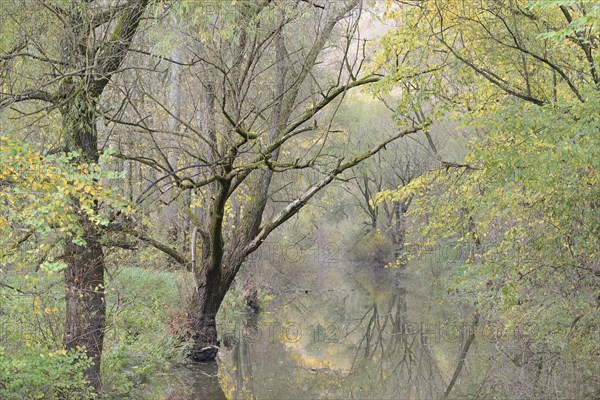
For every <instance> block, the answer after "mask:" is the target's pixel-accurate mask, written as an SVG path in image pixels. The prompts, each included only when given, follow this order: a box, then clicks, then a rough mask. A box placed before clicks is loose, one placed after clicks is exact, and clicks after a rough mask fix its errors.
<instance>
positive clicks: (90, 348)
mask: <svg viewBox="0 0 600 400" xmlns="http://www.w3.org/2000/svg"><path fill="white" fill-rule="evenodd" d="M83 218H85V217H83ZM84 225H86V226H85V227H84V229H85V234H84V239H85V241H86V242H87V244H86V245H85V246H79V245H77V244H75V243H73V241H72V240H69V241H67V243H66V245H65V262H66V263H67V268H66V269H65V286H66V324H65V336H64V345H65V347H66V348H67V349H69V350H70V349H77V348H81V349H84V351H85V353H86V355H87V356H88V357H89V358H90V359H91V360H92V365H91V366H90V367H89V368H88V369H87V370H86V371H85V377H86V378H87V380H88V381H89V382H90V384H91V385H92V386H93V387H94V388H95V389H96V390H99V389H100V387H101V385H102V379H101V375H100V358H101V355H102V343H103V340H104V326H105V321H106V303H105V301H104V252H103V251H102V245H101V244H100V243H99V242H98V235H97V232H96V230H95V229H94V226H93V225H92V224H91V223H90V222H89V221H87V222H86V223H84Z"/></svg>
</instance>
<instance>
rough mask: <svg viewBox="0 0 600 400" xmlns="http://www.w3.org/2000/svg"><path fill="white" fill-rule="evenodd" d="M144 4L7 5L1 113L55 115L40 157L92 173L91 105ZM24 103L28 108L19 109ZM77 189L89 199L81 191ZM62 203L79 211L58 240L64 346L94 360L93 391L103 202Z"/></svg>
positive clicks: (100, 326)
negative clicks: (57, 157) (63, 159)
mask: <svg viewBox="0 0 600 400" xmlns="http://www.w3.org/2000/svg"><path fill="white" fill-rule="evenodd" d="M147 5H148V1H147V0H131V1H128V2H110V3H99V2H79V1H71V2H54V1H47V2H41V3H34V2H33V3H19V4H9V3H7V8H8V9H7V10H5V11H3V12H4V13H5V14H4V17H5V18H6V19H7V20H9V21H10V22H11V25H13V26H10V27H9V28H11V29H13V30H12V37H11V36H8V37H10V38H11V39H12V40H9V41H8V42H9V43H5V45H4V51H3V53H4V54H3V55H2V57H1V60H2V67H3V76H2V81H3V84H4V88H3V90H2V95H1V97H0V108H2V109H7V108H8V109H10V110H12V111H13V112H20V113H30V114H38V115H39V114H40V113H42V112H46V113H49V114H51V115H55V113H57V112H58V114H59V115H60V118H61V122H60V125H61V132H60V137H59V138H56V136H54V135H55V132H49V134H50V135H53V136H52V137H51V138H49V137H46V138H44V140H45V141H46V143H49V142H50V143H60V144H59V145H58V146H55V147H53V148H46V149H45V151H46V152H47V153H51V154H58V153H64V154H71V155H73V154H76V156H75V157H72V158H71V159H70V162H71V163H72V164H73V165H75V166H77V165H79V166H84V165H88V166H89V169H92V168H95V167H93V166H94V165H97V164H98V162H99V157H100V153H101V152H100V150H99V145H98V132H97V119H98V103H99V100H100V98H101V96H102V95H103V93H104V91H105V89H106V87H107V85H108V84H109V82H110V81H111V78H112V76H113V75H114V74H117V73H119V72H120V71H121V68H122V66H123V60H124V59H125V57H126V55H127V53H128V49H129V47H130V45H131V43H132V41H133V39H134V36H135V34H136V31H137V30H138V27H139V25H140V23H141V20H142V16H143V14H144V11H145V9H146V7H147ZM32 10H34V12H35V16H36V17H35V18H32V16H31V14H30V12H31V11H32ZM17 27H18V28H17ZM56 38H60V39H59V40H56ZM21 76H24V77H25V78H21ZM24 102H30V103H32V104H31V105H25V106H23V107H21V103H24ZM39 121H40V120H39V119H38V120H37V121H35V122H34V124H35V123H36V122H37V123H38V124H39ZM82 168H84V167H82ZM83 171H84V172H86V171H88V168H85V169H83ZM88 172H91V171H88ZM93 182H96V180H94V179H93ZM78 190H82V191H84V192H85V193H90V191H88V190H87V187H86V186H83V187H78ZM90 194H91V193H90ZM69 201H70V203H72V206H73V207H75V208H76V209H79V211H78V214H77V218H76V222H75V223H76V224H77V229H78V232H79V234H78V235H66V237H64V249H63V250H64V254H62V255H61V256H60V258H61V259H62V260H64V262H65V263H66V268H65V270H64V274H65V287H66V305H67V311H66V325H65V336H64V342H65V347H66V348H67V349H74V348H83V349H85V352H86V354H87V355H88V356H89V357H90V358H91V359H92V361H93V362H92V365H91V367H90V368H88V369H87V371H86V376H87V378H88V379H89V381H90V383H91V384H92V386H93V387H94V388H95V389H97V390H99V389H100V386H101V377H100V358H101V354H102V342H103V337H104V326H105V318H106V309H105V302H104V287H103V285H104V250H103V245H102V235H103V233H102V232H103V229H102V228H101V226H100V224H99V223H98V221H97V220H94V218H93V216H95V215H98V214H100V209H101V207H102V206H103V202H102V200H101V197H100V196H98V197H95V198H92V200H91V201H92V203H93V204H92V205H91V206H90V205H89V204H88V205H84V204H82V201H81V199H80V198H79V197H78V196H77V195H71V197H70V200H69ZM86 211H88V212H86Z"/></svg>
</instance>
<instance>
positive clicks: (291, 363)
mask: <svg viewBox="0 0 600 400" xmlns="http://www.w3.org/2000/svg"><path fill="white" fill-rule="evenodd" d="M296 272H297V274H296V275H295V276H293V279H292V280H290V274H289V273H287V274H285V278H286V279H287V281H285V282H284V281H278V280H277V279H276V278H275V277H273V282H274V285H275V286H274V287H279V288H281V290H279V291H278V293H277V294H276V296H274V298H273V299H272V300H271V301H270V302H269V304H267V305H266V306H264V307H263V308H264V310H263V312H261V313H260V314H259V315H257V316H240V318H235V319H232V320H231V321H227V322H226V323H225V324H222V326H221V327H220V334H221V340H222V349H221V351H220V353H219V359H218V362H217V363H216V364H212V365H196V366H188V367H183V368H179V369H177V370H175V371H172V372H171V373H170V375H169V376H168V377H167V379H166V380H163V381H162V384H161V385H156V387H157V388H158V387H160V390H158V389H156V391H154V392H152V393H150V394H149V396H148V398H165V399H226V398H227V399H438V398H444V396H446V395H447V397H449V398H482V397H484V398H488V397H492V396H499V397H515V396H516V397H520V396H519V393H521V394H522V396H523V397H525V398H527V397H529V398H530V397H539V396H541V397H543V398H560V397H565V398H578V396H579V394H578V393H580V394H582V395H583V394H584V393H586V392H585V391H584V392H577V391H573V390H575V388H578V389H581V387H580V384H581V377H579V378H577V377H575V378H573V379H574V380H573V382H571V383H569V381H568V379H567V378H566V377H565V376H564V375H560V376H558V375H556V374H557V372H556V371H555V373H554V375H552V374H550V373H549V372H548V373H546V372H544V373H543V374H542V373H540V372H539V371H538V372H536V368H538V367H536V366H535V365H534V364H532V365H530V364H531V363H529V362H528V361H529V359H528V358H527V359H526V358H525V355H526V353H524V352H522V351H521V352H513V353H511V354H509V353H507V352H505V351H504V352H499V351H498V348H497V343H496V342H497V340H496V339H497V338H496V336H495V333H496V332H494V330H493V329H486V327H485V326H483V325H482V324H481V323H480V324H479V325H477V326H475V325H474V324H473V321H474V317H473V314H472V312H471V311H470V310H469V309H468V308H467V307H460V306H456V305H454V306H451V305H444V304H441V302H440V301H439V299H438V298H437V297H436V296H435V294H434V293H433V292H432V289H431V284H430V282H428V281H427V280H426V279H424V278H418V277H416V276H414V275H411V274H402V273H398V272H397V271H393V270H384V269H381V268H369V267H364V266H363V267H360V266H351V265H344V266H340V265H331V266H329V267H323V266H319V267H318V268H317V269H316V270H306V269H305V270H303V271H296ZM488 328H489V327H488ZM473 332H475V334H474V336H475V339H474V340H473ZM511 356H514V357H523V360H522V363H521V366H520V367H519V363H514V362H513V363H510V362H509V361H508V359H509V358H510V357H511ZM461 358H464V363H462V362H461ZM461 364H462V365H461ZM540 371H541V370H540ZM546 375H547V376H546ZM453 377H454V379H453ZM544 379H545V380H544ZM578 379H579V380H578ZM158 381H161V380H160V379H157V382H158ZM557 381H558V382H559V383H558V384H557ZM165 382H168V384H167V385H166V386H167V388H166V389H165ZM577 382H579V383H577ZM519 385H521V386H522V387H518V386H519ZM552 385H553V386H554V387H553V388H550V386H552ZM576 385H579V386H576ZM561 387H567V388H569V387H570V388H571V389H573V390H571V391H570V392H565V391H562V392H561V390H564V389H561ZM151 391H152V389H151ZM549 393H551V394H552V395H551V396H550V395H548V394H549ZM152 396H155V397H152ZM579 398H583V397H579Z"/></svg>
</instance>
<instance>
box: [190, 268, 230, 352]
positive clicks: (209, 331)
mask: <svg viewBox="0 0 600 400" xmlns="http://www.w3.org/2000/svg"><path fill="white" fill-rule="evenodd" d="M218 270H220V268H218ZM213 271H214V269H213V270H211V271H209V272H208V273H207V274H206V276H205V277H203V279H202V281H203V282H202V283H201V284H200V286H199V287H198V288H197V290H196V291H195V292H194V294H193V296H192V310H193V312H192V315H191V316H190V317H191V321H190V322H191V324H190V325H191V330H192V340H193V343H194V344H193V347H192V352H191V358H192V360H194V361H197V362H206V361H213V360H214V359H215V358H216V357H217V352H218V351H219V345H220V343H219V340H218V337H217V312H218V311H219V308H220V307H221V303H222V302H223V298H224V297H225V293H227V289H229V288H228V287H227V288H225V287H223V285H222V284H221V278H220V277H219V276H216V275H215V274H214V273H212V274H211V272H213ZM201 273H203V271H202V272H201Z"/></svg>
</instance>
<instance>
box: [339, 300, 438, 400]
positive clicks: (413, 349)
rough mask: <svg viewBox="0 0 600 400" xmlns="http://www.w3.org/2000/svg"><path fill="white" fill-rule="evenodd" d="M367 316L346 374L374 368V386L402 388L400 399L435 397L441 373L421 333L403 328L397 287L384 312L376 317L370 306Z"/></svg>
mask: <svg viewBox="0 0 600 400" xmlns="http://www.w3.org/2000/svg"><path fill="white" fill-rule="evenodd" d="M367 315H370V318H369V319H368V321H367V322H366V326H365V331H364V335H363V337H362V339H361V341H360V343H359V345H358V347H357V349H356V353H355V357H354V360H353V362H352V367H351V372H350V375H354V376H357V375H358V374H359V373H360V372H361V371H366V370H368V369H372V368H373V367H375V368H376V370H377V376H378V379H377V381H376V385H377V386H378V387H381V388H387V387H392V386H394V387H402V388H405V390H406V393H402V394H401V396H402V397H406V396H416V397H419V398H421V397H423V398H435V397H439V395H440V394H441V393H443V390H444V387H445V384H444V378H443V375H442V371H441V369H440V367H439V366H438V364H437V361H436V360H435V358H434V357H433V355H432V354H431V350H430V347H429V345H428V344H427V342H426V339H425V337H424V336H423V335H422V333H421V335H419V332H409V330H408V329H407V323H406V320H407V306H406V290H405V289H404V288H400V289H399V292H398V293H396V294H394V295H393V297H392V298H391V300H390V303H389V307H388V312H387V313H385V314H383V315H382V314H380V312H379V307H378V306H377V304H373V305H372V306H371V307H370V308H369V310H368V311H367V314H366V315H365V317H366V316H367ZM365 317H363V319H362V320H361V323H362V321H364V320H365V319H366V318H365ZM391 379H395V382H394V384H393V385H390V384H389V383H388V382H389V381H390V380H391ZM371 389H372V388H371ZM378 394H380V393H378Z"/></svg>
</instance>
